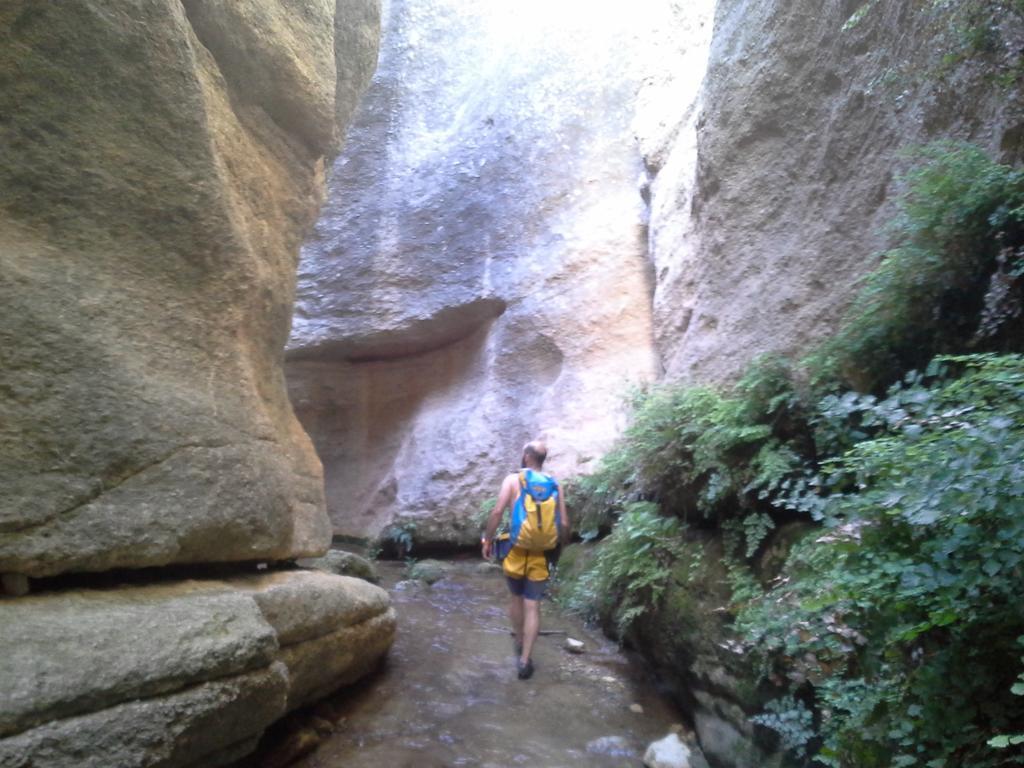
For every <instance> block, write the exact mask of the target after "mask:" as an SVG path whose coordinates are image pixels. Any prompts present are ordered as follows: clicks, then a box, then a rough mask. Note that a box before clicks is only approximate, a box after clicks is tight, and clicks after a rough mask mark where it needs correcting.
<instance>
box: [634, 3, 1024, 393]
mask: <svg viewBox="0 0 1024 768" xmlns="http://www.w3.org/2000/svg"><path fill="white" fill-rule="evenodd" d="M860 5H861V4H858V3H849V2H843V1H841V0H828V2H825V3H821V2H811V0H796V1H795V2H787V3H779V2H767V3H766V2H759V1H757V0H719V2H718V3H717V8H716V13H715V30H714V41H713V44H712V47H711V53H710V61H709V69H708V73H707V80H706V83H705V86H704V92H703V96H702V104H701V110H702V116H701V117H700V118H699V124H700V128H699V133H698V136H699V140H698V141H697V142H696V149H697V155H696V157H694V152H693V150H694V142H693V137H692V133H691V132H689V131H688V130H686V126H688V125H690V124H691V123H692V117H691V114H690V113H689V112H687V111H684V110H682V109H680V111H679V117H678V120H679V124H680V126H682V132H681V133H680V137H679V138H678V139H677V140H675V142H670V143H669V144H668V147H669V148H668V149H665V144H664V143H663V142H661V141H658V140H657V139H658V138H659V137H660V136H662V135H663V132H657V131H649V130H647V129H645V128H644V127H643V126H642V125H640V127H639V130H641V138H642V140H641V147H642V148H643V150H644V152H645V156H646V157H647V159H648V163H649V165H650V166H652V167H653V168H654V169H658V168H660V170H658V172H657V173H656V175H655V177H654V179H653V181H652V197H651V254H652V259H653V260H654V262H655V264H656V265H657V268H658V286H657V291H656V299H655V306H656V334H657V338H658V347H659V351H660V352H661V354H662V358H663V360H664V363H665V368H666V373H667V374H668V376H670V377H673V378H680V377H685V378H691V379H699V380H704V381H707V380H718V381H729V380H733V379H734V378H735V376H736V374H737V372H738V371H739V370H740V369H741V368H742V367H743V366H744V365H745V364H746V362H747V361H749V360H750V359H751V358H752V357H754V356H756V355H757V354H759V353H762V352H767V351H783V352H788V353H794V354H797V355H801V354H803V353H805V352H807V351H809V347H810V346H811V345H812V344H813V343H814V342H815V341H816V340H819V339H821V338H822V337H823V336H825V335H827V334H829V333H830V332H831V331H832V330H833V329H834V328H835V326H836V324H837V321H838V319H839V318H840V317H841V315H842V313H843V311H844V309H845V307H846V306H847V304H848V302H849V301H850V299H851V298H852V296H853V295H854V293H855V291H856V290H857V286H856V285H855V281H856V280H857V278H858V277H860V276H861V275H863V274H864V273H865V272H866V271H867V270H869V269H870V268H872V267H873V266H874V265H875V264H876V263H877V257H876V255H875V253H876V251H878V250H879V249H880V248H882V247H883V246H884V245H885V232H884V226H885V224H886V222H887V221H888V220H889V219H890V218H891V216H892V215H893V213H894V211H895V199H896V197H897V194H898V191H899V190H898V188H897V184H896V183H895V182H894V179H895V175H896V173H897V172H899V171H900V170H901V169H903V168H906V167H907V165H908V163H909V162H910V159H909V158H908V157H906V156H904V155H903V154H901V152H902V150H904V149H906V148H909V147H913V146H915V145H921V144H924V143H927V142H928V141H930V140H933V139H938V138H961V139H967V140H970V141H973V142H975V143H977V144H980V145H981V146H983V147H985V148H987V149H989V150H990V151H992V152H993V153H994V154H996V155H997V156H1001V157H1002V158H1003V159H1004V160H1007V161H1010V162H1015V161H1018V160H1020V158H1021V157H1022V156H1024V147H1022V145H1021V136H1022V135H1024V101H1022V90H1021V88H1020V84H1019V81H1018V83H1017V85H1015V86H1009V87H1004V86H999V85H997V84H995V83H994V82H993V79H992V78H989V77H988V76H987V74H986V68H985V67H981V66H977V65H973V64H972V63H971V62H967V63H966V64H963V65H954V66H953V67H951V68H949V71H948V72H946V73H944V74H939V72H940V69H941V68H942V67H943V66H944V65H943V63H942V57H943V55H944V54H945V52H946V51H945V49H944V48H943V46H942V44H941V43H939V42H937V41H936V39H935V36H934V33H935V31H936V28H935V27H934V26H933V27H931V28H927V27H926V26H925V24H924V23H923V20H924V19H926V18H927V17H929V16H932V17H934V16H935V15H936V14H928V13H923V12H921V7H920V4H918V3H915V2H912V0H897V1H894V2H884V3H876V4H874V5H873V7H872V9H871V11H870V12H869V13H868V14H866V15H865V16H864V18H863V19H862V21H861V22H860V23H859V24H857V25H856V26H854V27H853V28H852V29H848V30H845V31H844V30H843V29H842V27H843V25H844V23H845V22H846V20H847V19H848V18H849V16H850V14H851V13H853V11H854V10H856V9H857V8H858V7H859V6H860ZM939 16H940V17H941V12H940V13H939ZM1007 21H1008V23H1009V20H1007ZM953 34H954V35H955V34H956V33H955V32H954V33H953ZM1016 34H1018V36H1019V31H1018V32H1017V33H1016ZM996 55H997V56H1000V55H1005V56H1006V57H1009V60H1010V61H1013V57H1015V56H1017V55H1018V54H1017V53H1016V51H1015V50H1011V49H1010V48H1009V47H1008V48H1007V50H1006V51H1005V52H1003V53H1001V54H1000V53H997V54H996ZM644 135H649V136H650V138H649V139H644V138H643V136H644ZM680 150H681V154H682V155H683V156H686V157H689V158H690V160H689V163H690V166H691V167H692V165H693V162H694V159H696V176H695V177H694V174H693V173H692V172H689V171H688V172H686V173H683V174H679V173H677V171H676V168H677V165H676V164H674V161H673V160H672V159H671V158H673V157H674V156H675V153H677V152H680ZM666 154H667V156H668V157H669V158H670V160H669V161H668V162H666V163H665V164H664V166H662V158H663V157H665V156H666ZM684 165H685V163H684V160H683V159H680V160H679V163H678V166H679V167H682V166H684Z"/></svg>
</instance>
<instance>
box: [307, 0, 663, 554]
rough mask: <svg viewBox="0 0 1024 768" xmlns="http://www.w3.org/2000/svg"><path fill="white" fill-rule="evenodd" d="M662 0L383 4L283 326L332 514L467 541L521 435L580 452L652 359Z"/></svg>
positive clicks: (560, 463)
mask: <svg viewBox="0 0 1024 768" xmlns="http://www.w3.org/2000/svg"><path fill="white" fill-rule="evenodd" d="M665 8H666V6H665V4H663V3H661V2H654V1H653V0H652V1H650V2H648V1H646V0H645V2H641V3H640V5H639V6H636V5H635V4H633V5H630V6H628V7H626V6H622V7H619V6H616V5H615V4H602V5H600V6H599V7H598V6H595V5H594V4H593V3H585V2H575V1H573V2H563V3H558V4H555V5H552V4H550V3H540V2H536V1H535V0H530V1H529V2H525V3H516V4H515V5H509V6H503V5H500V4H497V5H496V4H493V3H486V2H469V3H466V2H461V1H459V2H456V1H455V0H393V1H392V2H390V3H388V4H387V5H386V10H385V31H384V41H383V44H382V52H381V59H380V67H379V69H378V72H377V75H376V77H375V79H374V81H373V83H372V84H371V86H370V89H369V90H368V92H367V96H366V99H365V100H364V102H363V105H362V106H361V108H360V111H359V113H358V114H357V116H356V119H355V122H354V124H353V128H352V130H351V131H350V134H349V138H348V143H347V146H346V149H345V151H344V152H343V153H342V155H341V156H340V157H339V159H338V161H337V163H336V164H335V167H334V170H333V173H332V177H331V182H330V188H329V195H328V202H327V204H326V205H325V208H324V212H323V214H322V215H321V218H320V220H319V222H318V223H317V225H316V228H315V230H314V233H313V236H312V238H311V240H310V242H309V243H308V244H307V245H306V246H305V248H304V250H303V257H302V263H301V266H300V278H299V291H298V301H297V310H296V319H295V324H294V328H293V335H292V338H291V341H290V343H289V364H288V367H287V370H288V380H289V388H290V392H291V395H292V399H293V402H294V403H295V407H296V412H297V413H298V415H299V418H300V420H301V421H302V423H303V424H304V425H305V426H306V428H307V429H308V430H309V432H310V434H311V436H312V437H313V440H314V443H315V444H316V446H317V449H318V451H319V453H320V456H321V459H322V460H323V462H324V467H325V475H326V487H327V499H328V507H329V511H330V514H331V519H332V521H333V523H334V527H335V531H336V532H338V533H344V534H348V535H355V536H373V535H375V534H377V533H379V532H380V531H381V530H382V529H384V528H385V527H387V526H388V525H389V524H390V523H394V522H397V523H399V524H400V525H402V526H404V528H403V529H404V530H407V531H411V532H412V536H413V538H414V539H416V540H420V541H425V542H445V543H448V544H458V543H462V544H466V543H471V542H473V541H475V539H476V537H477V535H478V530H479V528H478V524H477V522H476V520H475V518H476V516H477V515H478V513H479V504H480V502H482V501H483V500H485V499H486V498H488V497H490V496H493V495H494V493H495V492H496V489H497V486H498V484H499V483H500V480H501V478H502V477H503V475H504V473H505V472H506V471H508V470H510V469H513V468H514V467H515V466H516V465H517V464H518V461H519V449H520V447H521V446H522V444H523V443H524V442H526V441H527V440H529V439H531V438H533V437H535V436H538V435H544V436H546V437H547V438H548V441H549V443H550V446H551V449H552V455H551V465H550V466H551V468H552V470H553V471H555V472H556V473H560V474H568V473H570V472H572V471H575V470H577V469H579V468H586V467H587V466H589V465H590V464H591V462H592V460H593V459H594V458H596V456H597V455H598V454H599V453H600V452H601V451H602V450H604V449H605V448H607V446H608V445H609V443H610V442H611V440H612V438H613V437H614V436H615V435H616V434H617V432H618V431H619V430H620V429H621V427H622V426H623V411H624V393H625V392H626V390H627V389H628V387H629V385H630V383H639V382H643V381H646V380H649V379H651V378H652V377H654V376H655V375H656V374H657V371H658V366H657V357H656V355H655V354H654V351H653V331H652V323H651V294H652V291H653V288H654V284H653V276H652V274H651V270H650V264H649V262H648V260H647V257H646V218H645V216H646V214H645V209H644V203H643V199H642V196H641V191H640V188H639V187H640V184H641V182H642V177H643V174H644V170H643V166H642V164H641V162H640V157H639V155H638V153H637V152H636V149H635V146H634V139H633V127H632V121H633V117H634V109H633V106H634V103H635V99H636V92H637V90H638V89H639V87H640V85H641V84H642V82H643V80H644V78H645V77H646V75H647V72H648V70H649V69H650V67H651V66H652V65H651V63H650V58H651V57H652V56H653V54H652V51H651V48H650V40H651V38H652V37H653V36H656V34H660V33H656V30H659V29H661V22H662V21H664V20H665V19H666V18H667V11H666V9H665Z"/></svg>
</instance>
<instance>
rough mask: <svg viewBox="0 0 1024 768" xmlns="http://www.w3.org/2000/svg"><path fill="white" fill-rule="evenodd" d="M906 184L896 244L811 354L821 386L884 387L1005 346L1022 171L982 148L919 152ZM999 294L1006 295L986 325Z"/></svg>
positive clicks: (1021, 219)
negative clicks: (936, 361)
mask: <svg viewBox="0 0 1024 768" xmlns="http://www.w3.org/2000/svg"><path fill="white" fill-rule="evenodd" d="M920 157H921V159H922V160H923V164H922V165H920V166H919V167H917V168H916V169H915V170H913V171H911V172H910V173H909V174H907V176H906V177H905V183H906V185H907V191H906V193H905V194H904V196H903V198H902V215H901V217H900V219H899V220H898V222H897V223H896V226H895V227H894V230H893V233H894V236H895V239H896V246H895V247H894V248H892V249H891V250H889V251H888V252H887V253H886V254H885V255H884V257H883V260H882V262H881V264H880V265H879V267H878V268H877V269H876V270H875V271H873V272H872V273H871V274H870V275H869V276H868V277H867V279H866V281H865V285H864V288H863V289H862V291H861V292H860V294H859V295H858V297H857V299H856V300H855V301H854V303H853V305H852V307H851V309H850V311H849V313H848V315H847V318H846V320H845V322H844V325H843V327H842V328H841V330H840V331H839V333H838V334H837V335H836V336H835V337H834V338H833V339H831V340H830V341H829V342H827V343H826V344H824V345H823V346H822V347H821V348H820V349H819V350H818V351H817V352H816V353H814V354H813V355H811V357H810V358H809V360H808V364H809V366H810V368H811V370H812V372H813V375H814V378H815V381H816V383H817V384H818V385H819V386H820V387H822V388H828V387H829V386H832V385H834V384H835V383H836V382H845V383H846V384H848V385H852V386H853V388H854V389H858V390H860V391H870V390H875V389H877V388H878V387H879V386H880V385H881V386H885V385H887V384H888V383H889V382H892V381H894V380H895V379H897V378H898V377H899V376H900V375H901V374H902V372H903V371H906V370H910V369H913V368H921V367H923V366H924V365H925V363H926V362H927V361H928V360H929V359H930V358H931V357H932V356H934V355H935V354H938V353H951V352H959V351H962V350H964V349H966V348H967V346H968V345H969V344H973V345H974V346H975V347H976V348H978V349H1000V348H1005V347H1004V342H1005V341H1007V340H1009V341H1011V342H1012V341H1013V340H1014V339H1013V331H1014V329H1015V326H1012V325H1011V323H1010V321H1011V320H1014V319H1016V318H1017V317H1018V316H1019V312H1020V304H1021V285H1020V283H1021V280H1020V276H1021V274H1022V273H1024V171H1019V170H1014V169H1013V168H1011V167H1009V166H1006V165H999V164H997V163H994V162H993V161H992V160H990V159H989V158H988V156H987V155H986V154H985V153H984V152H982V151H981V150H980V149H978V148H977V147H973V146H970V145H962V144H951V143H948V142H943V143H937V144H933V145H931V146H929V147H927V148H925V149H923V150H921V151H920ZM992 291H996V292H997V293H1003V294H1007V293H1008V294H1009V295H1005V296H1003V297H1002V299H1001V300H1000V302H999V303H1001V304H1002V305H1003V307H1004V308H1003V309H1002V310H1001V311H1000V310H998V309H996V310H994V311H991V312H990V314H991V315H992V316H991V317H988V318H987V319H986V322H985V323H984V325H983V324H982V316H983V313H984V312H985V309H986V305H987V304H992V300H987V297H988V296H989V294H990V293H991V292H992Z"/></svg>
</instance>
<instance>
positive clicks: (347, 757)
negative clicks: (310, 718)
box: [295, 560, 679, 768]
mask: <svg viewBox="0 0 1024 768" xmlns="http://www.w3.org/2000/svg"><path fill="white" fill-rule="evenodd" d="M451 565H452V573H451V575H450V576H448V577H446V578H444V579H442V580H440V581H438V582H436V583H435V584H433V585H432V586H427V585H425V584H422V583H420V582H409V581H403V576H404V573H403V571H404V567H403V566H402V565H401V564H397V563H394V564H392V563H385V564H383V565H382V568H381V572H382V576H383V586H384V587H385V588H387V589H388V590H389V591H390V592H391V595H392V599H393V601H394V605H395V608H396V610H397V612H398V617H399V618H398V622H399V623H398V637H397V640H396V642H395V645H394V647H393V648H392V650H391V653H390V655H389V657H388V660H387V662H386V664H385V665H384V667H383V668H382V670H381V671H380V672H379V673H376V674H375V675H374V676H372V677H371V678H370V679H369V680H368V681H366V682H365V683H363V684H361V685H360V686H358V687H357V688H355V689H351V690H349V691H347V692H345V693H343V694H341V695H339V696H338V697H335V699H334V700H333V701H332V702H331V703H330V706H331V708H332V710H333V711H332V714H333V717H332V720H334V722H335V723H336V725H335V730H334V733H333V734H332V735H331V736H329V737H328V738H327V739H325V740H324V741H323V742H321V743H320V745H319V747H318V748H317V749H316V750H315V751H314V752H313V753H312V754H309V755H307V756H306V757H305V758H303V759H301V760H300V761H299V762H297V763H295V765H297V766H303V767H304V768H342V767H343V766H344V768H364V767H366V768H371V767H372V768H402V767H404V766H408V767H409V768H412V767H413V766H415V768H435V767H437V768H440V767H441V766H474V767H476V766H479V767H481V768H488V767H492V768H499V767H500V768H505V767H507V766H516V765H529V766H536V767H537V768H557V767H559V766H595V767H597V768H600V767H601V766H614V767H615V768H622V767H623V766H640V765H642V762H641V756H642V755H643V751H644V749H645V748H646V746H647V744H649V743H650V742H651V741H654V740H656V739H659V738H661V737H663V736H665V735H666V734H667V733H668V732H669V730H670V728H671V727H672V726H673V724H674V723H676V722H677V721H678V720H679V715H678V713H677V712H676V711H675V710H674V709H673V707H672V706H671V704H670V703H669V702H668V701H667V700H666V699H665V698H663V697H662V696H661V695H659V694H658V692H657V691H656V689H655V686H654V684H653V682H652V680H651V679H650V677H649V675H648V673H647V672H646V670H645V669H644V668H643V666H642V665H641V664H640V663H639V662H638V661H636V660H634V659H631V658H628V657H627V656H625V655H624V654H623V653H622V652H621V651H620V650H619V649H618V648H617V647H616V645H615V644H614V643H611V642H610V641H608V640H607V639H606V638H604V637H603V636H602V635H601V634H600V633H598V632H596V631H591V630H588V629H587V628H585V627H584V626H583V625H582V624H581V623H580V622H579V621H578V620H577V619H575V618H574V617H571V616H566V615H564V614H562V613H561V612H559V611H558V610H557V609H556V608H555V606H554V605H553V604H552V603H550V602H548V601H545V603H544V606H543V621H542V624H543V626H542V631H544V632H550V633H551V634H545V635H542V636H541V637H540V638H539V639H538V643H537V646H536V647H535V650H534V654H533V658H534V663H535V665H536V672H535V674H534V676H533V678H532V679H530V680H527V681H521V680H519V679H517V677H516V672H515V657H514V652H513V643H512V638H511V636H510V634H509V631H508V622H507V618H506V614H505V605H506V590H505V585H504V582H503V579H502V576H501V573H500V571H497V570H492V571H490V572H485V571H484V570H483V569H482V568H481V564H480V561H479V560H475V561H474V560H465V561H456V562H454V563H452V564H451ZM567 636H569V637H573V638H575V639H579V640H582V641H584V643H585V652H584V653H583V654H581V655H574V654H571V653H569V652H568V651H566V650H564V649H563V644H564V642H565V639H566V637H567Z"/></svg>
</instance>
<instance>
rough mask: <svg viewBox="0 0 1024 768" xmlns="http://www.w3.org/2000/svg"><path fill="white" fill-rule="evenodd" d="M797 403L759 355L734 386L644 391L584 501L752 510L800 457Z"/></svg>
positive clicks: (783, 370)
mask: <svg viewBox="0 0 1024 768" xmlns="http://www.w3.org/2000/svg"><path fill="white" fill-rule="evenodd" d="M800 402H801V401H800V398H799V397H798V395H797V394H796V392H795V389H794V385H793V381H792V371H791V368H790V365H789V363H788V361H786V360H785V359H783V358H781V357H778V356H765V357H762V358H759V359H758V360H757V361H755V362H754V363H753V364H752V365H751V366H750V368H749V370H748V372H747V374H746V375H745V376H744V377H743V378H742V379H741V380H740V381H739V382H738V383H737V385H736V387H735V388H734V389H733V390H732V391H731V392H728V393H723V392H721V391H719V390H718V389H715V388H713V387H705V386H686V385H675V386H665V387H661V388H656V389H652V390H650V391H648V392H644V393H641V394H638V395H637V396H636V398H635V399H634V408H635V411H634V417H633V422H632V425H631V426H630V427H629V429H628V430H627V431H626V433H625V435H624V437H623V439H622V440H621V441H620V443H619V445H618V446H617V447H616V448H615V449H614V450H613V451H612V452H610V453H609V454H608V455H607V456H606V457H605V459H604V460H603V462H602V464H601V467H600V469H599V471H598V472H596V473H595V474H594V475H592V476H590V477H587V478H582V479H581V480H580V481H579V482H578V486H579V487H580V488H581V490H582V492H583V493H585V494H587V497H588V501H587V503H588V504H596V505H603V506H604V507H606V508H607V507H612V508H618V509H621V508H622V507H623V506H624V505H625V504H627V503H630V502H631V501H637V500H654V501H656V502H657V503H658V504H659V505H660V506H661V508H662V509H664V510H667V511H670V512H671V513H672V514H676V515H678V516H680V517H682V518H683V519H690V518H691V517H693V515H694V513H696V514H697V515H699V516H700V518H701V519H703V520H706V521H713V522H717V521H718V520H719V519H721V518H723V517H727V516H730V515H731V514H733V512H734V511H736V512H738V513H741V514H743V513H747V512H756V511H757V510H758V509H759V506H758V505H759V502H767V499H768V498H769V497H770V496H771V495H772V494H773V493H774V492H775V491H777V490H778V489H779V487H780V486H781V483H782V481H783V480H784V479H785V478H786V477H787V476H788V475H789V474H790V473H792V472H794V471H795V470H796V469H797V468H799V467H800V466H801V465H802V463H803V461H804V458H803V455H802V454H803V453H804V452H805V451H806V450H807V445H808V444H809V442H808V441H805V440H803V436H804V435H805V434H806V432H807V429H806V424H805V423H804V417H803V414H802V407H801V405H800ZM762 506H764V507H765V508H767V503H765V504H763V505H762ZM762 511H763V510H762ZM757 520H763V518H757ZM767 527H770V526H767ZM765 529H766V527H765V526H764V525H761V523H758V524H756V525H749V526H747V527H746V530H748V531H751V532H753V531H757V530H761V531H763V530H765ZM758 543H759V542H758ZM756 546H757V545H756V544H755V545H754V549H756Z"/></svg>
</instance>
